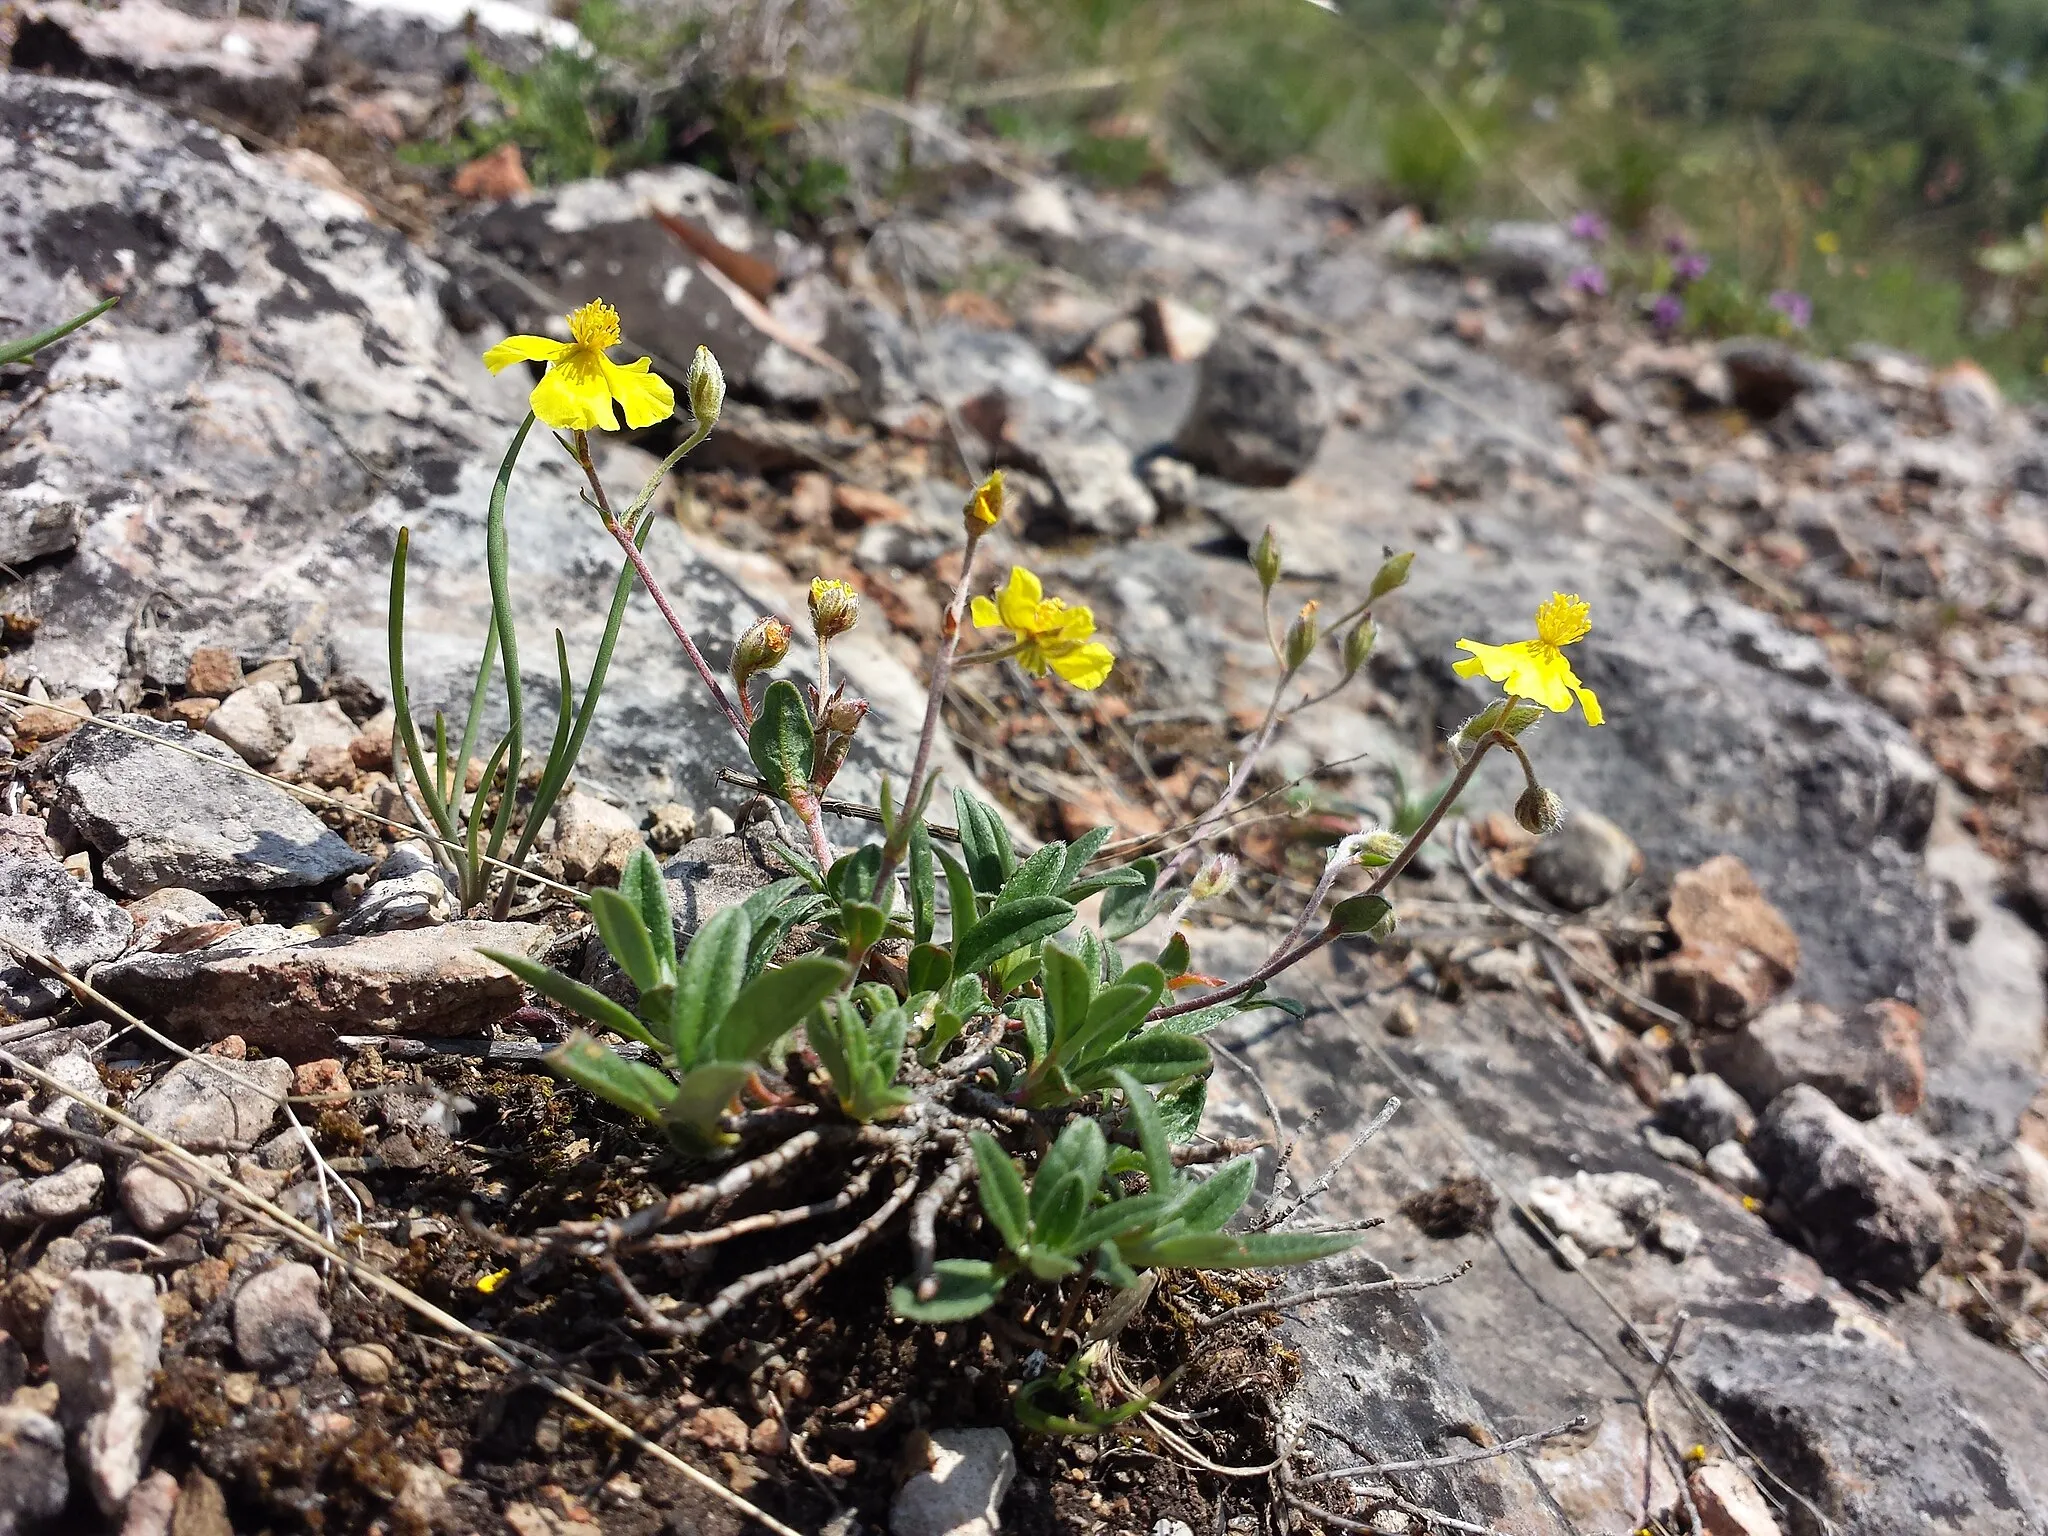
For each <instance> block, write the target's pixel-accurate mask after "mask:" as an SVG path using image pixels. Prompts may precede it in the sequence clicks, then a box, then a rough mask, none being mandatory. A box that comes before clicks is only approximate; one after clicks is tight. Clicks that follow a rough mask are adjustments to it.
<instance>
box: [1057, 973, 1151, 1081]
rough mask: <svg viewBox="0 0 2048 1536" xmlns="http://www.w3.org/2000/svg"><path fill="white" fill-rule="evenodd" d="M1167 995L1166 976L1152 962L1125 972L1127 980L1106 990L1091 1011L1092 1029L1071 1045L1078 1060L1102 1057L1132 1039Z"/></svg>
mask: <svg viewBox="0 0 2048 1536" xmlns="http://www.w3.org/2000/svg"><path fill="white" fill-rule="evenodd" d="M1165 991H1166V973H1165V972H1164V971H1162V970H1160V969H1159V967H1158V966H1156V965H1154V964H1152V963H1151V962H1150V961H1149V960H1147V961H1141V962H1140V963H1139V964H1137V965H1134V966H1131V967H1130V968H1129V969H1127V970H1126V971H1125V972H1124V979H1123V980H1122V981H1120V982H1118V983H1117V984H1116V985H1115V986H1113V987H1104V988H1103V989H1102V990H1101V991H1100V992H1098V993H1097V994H1096V995H1095V1001H1094V1002H1093V1003H1091V1004H1090V1005H1089V1007H1088V1027H1087V1029H1085V1030H1084V1031H1082V1033H1081V1034H1080V1035H1078V1036H1076V1037H1075V1038H1074V1039H1072V1040H1070V1041H1069V1042H1068V1043H1067V1046H1068V1049H1069V1050H1070V1051H1072V1052H1073V1054H1074V1056H1075V1057H1076V1059H1080V1058H1082V1057H1092V1056H1097V1055H1100V1054H1101V1053H1102V1052H1103V1051H1104V1050H1106V1049H1108V1048H1109V1047H1110V1046H1113V1045H1114V1044H1115V1043H1116V1042H1117V1041H1119V1040H1121V1039H1123V1038H1124V1037H1125V1036H1127V1035H1129V1034H1130V1033H1131V1031H1133V1030H1134V1029H1136V1028H1137V1027H1138V1025H1139V1024H1140V1023H1142V1022H1143V1021H1144V1018H1145V1015H1146V1014H1148V1013H1150V1012H1151V1011H1152V1010H1153V1009H1154V1008H1156V1007H1158V1006H1159V999H1160V997H1161V995H1162V994H1164V992H1165Z"/></svg>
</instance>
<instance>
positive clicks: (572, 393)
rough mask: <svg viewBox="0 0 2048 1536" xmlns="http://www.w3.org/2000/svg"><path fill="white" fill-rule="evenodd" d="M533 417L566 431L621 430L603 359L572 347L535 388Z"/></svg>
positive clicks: (584, 348)
mask: <svg viewBox="0 0 2048 1536" xmlns="http://www.w3.org/2000/svg"><path fill="white" fill-rule="evenodd" d="M532 405H533V414H534V415H536V416H538V417H539V418H540V419H541V420H542V421H544V422H546V423H547V424H548V425H549V426H551V427H555V428H558V429H560V430H561V431H564V432H588V431H589V430H590V429H591V428H593V427H602V428H604V429H605V431H607V432H616V431H618V429H619V418H618V416H617V414H616V413H615V412H614V411H613V410H612V392H611V386H610V385H609V383H607V382H606V379H605V371H604V359H603V358H602V357H600V356H599V355H598V354H597V353H595V352H593V351H591V350H590V349H589V348H588V347H570V348H568V349H567V350H565V351H564V352H563V354H562V356H561V359H560V360H559V361H558V362H556V363H555V364H554V366H552V367H551V368H549V369H548V371H547V373H546V374H544V375H543V376H542V378H541V381H540V382H539V383H538V384H536V385H534V386H533V400H532Z"/></svg>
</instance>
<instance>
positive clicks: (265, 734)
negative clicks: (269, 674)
mask: <svg viewBox="0 0 2048 1536" xmlns="http://www.w3.org/2000/svg"><path fill="white" fill-rule="evenodd" d="M202 729H204V730H205V732H206V734H207V735H209V736H211V737H212V738H213V739H214V740H215V741H218V742H220V743H221V744H222V745H224V746H226V747H227V748H229V749H230V750H231V751H232V752H234V754H235V755H236V756H237V757H239V758H241V760H242V761H243V762H245V763H247V764H249V766H250V767H252V768H261V767H262V766H263V765H264V764H265V763H268V762H269V761H271V759H273V758H274V757H276V756H277V754H278V753H280V752H282V751H283V750H284V749H285V747H286V746H287V745H289V744H290V742H291V739H292V732H291V727H290V725H288V724H287V723H286V721H285V717H284V695H283V694H282V693H281V692H279V690H278V686H277V684H275V683H251V684H249V686H248V687H246V688H237V689H236V690H235V691H234V692H233V693H231V694H229V695H228V696H227V697H226V698H225V699H223V700H221V705H220V708H219V709H216V710H215V711H214V712H213V713H212V714H210V715H208V716H207V717H206V724H205V726H204V727H202Z"/></svg>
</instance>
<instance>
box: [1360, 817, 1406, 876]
mask: <svg viewBox="0 0 2048 1536" xmlns="http://www.w3.org/2000/svg"><path fill="white" fill-rule="evenodd" d="M1407 846H1408V839H1407V838H1405V837H1403V836H1402V835H1401V834H1400V833H1398V832H1389V831H1387V830H1386V829H1385V828H1384V827H1382V828H1381V829H1380V830H1379V831H1377V832H1368V833H1366V835H1365V839H1364V841H1363V842H1361V843H1360V844H1359V847H1358V862H1359V863H1361V864H1363V865H1364V866H1365V867H1366V868H1367V869H1381V868H1384V867H1385V866H1386V865H1388V864H1391V863H1393V862H1394V860H1396V859H1398V858H1399V857H1400V856H1401V850H1402V849H1403V848H1406V847H1407Z"/></svg>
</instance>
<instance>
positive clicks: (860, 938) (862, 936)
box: [839, 901, 889, 954]
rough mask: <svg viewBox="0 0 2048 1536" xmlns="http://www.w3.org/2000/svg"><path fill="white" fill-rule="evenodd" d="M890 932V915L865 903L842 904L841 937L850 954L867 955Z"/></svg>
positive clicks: (840, 910) (840, 915) (840, 908)
mask: <svg viewBox="0 0 2048 1536" xmlns="http://www.w3.org/2000/svg"><path fill="white" fill-rule="evenodd" d="M888 931H889V914H888V913H886V912H884V911H883V910H882V909H881V908H880V907H877V906H873V905H870V904H869V903H867V902H865V901H848V902H842V903H840V907H839V936H840V938H842V939H844V940H845V941H846V948H847V952H848V953H849V954H865V953H866V952H867V951H868V950H870V949H873V948H874V947H875V945H876V943H877V942H878V941H879V940H880V939H881V937H882V935H883V934H884V933H887V932H888Z"/></svg>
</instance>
